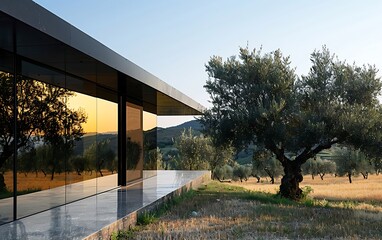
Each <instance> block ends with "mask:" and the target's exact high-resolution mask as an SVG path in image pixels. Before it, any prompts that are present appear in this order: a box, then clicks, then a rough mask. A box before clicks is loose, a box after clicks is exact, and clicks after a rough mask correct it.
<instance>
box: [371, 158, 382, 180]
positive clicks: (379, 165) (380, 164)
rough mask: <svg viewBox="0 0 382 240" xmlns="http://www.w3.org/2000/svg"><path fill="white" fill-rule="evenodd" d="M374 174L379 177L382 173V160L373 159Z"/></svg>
mask: <svg viewBox="0 0 382 240" xmlns="http://www.w3.org/2000/svg"><path fill="white" fill-rule="evenodd" d="M372 162H373V166H374V172H375V174H376V175H377V176H378V175H379V174H380V173H381V172H382V158H379V157H375V158H373V159H372Z"/></svg>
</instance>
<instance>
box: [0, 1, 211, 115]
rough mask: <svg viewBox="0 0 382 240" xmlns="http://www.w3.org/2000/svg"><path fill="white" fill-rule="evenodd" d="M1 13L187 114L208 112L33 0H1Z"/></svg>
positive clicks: (167, 107) (164, 107)
mask: <svg viewBox="0 0 382 240" xmlns="http://www.w3.org/2000/svg"><path fill="white" fill-rule="evenodd" d="M0 11H2V12H4V13H6V14H8V15H10V16H12V17H14V18H16V19H18V20H20V21H22V22H24V23H26V24H27V25H30V26H32V27H34V28H36V29H38V30H39V31H41V32H43V33H45V34H47V35H49V36H52V37H53V38H55V39H58V40H59V41H61V42H63V43H64V44H66V45H68V46H71V47H73V48H75V49H77V50H79V51H80V52H83V53H84V54H86V55H89V56H90V57H92V58H94V59H96V60H98V61H100V62H101V63H103V64H105V65H108V66H110V67H112V68H114V69H116V70H118V71H120V72H122V73H124V74H126V75H127V76H130V77H132V78H134V79H137V80H138V81H139V82H141V83H143V84H145V85H147V86H149V87H152V88H154V89H155V90H157V91H158V92H160V93H163V94H164V95H165V96H166V95H167V96H168V97H169V99H172V100H175V101H177V102H179V103H181V105H184V106H185V107H186V108H191V109H193V110H194V111H189V109H188V110H186V109H184V111H183V112H184V113H187V112H188V114H187V115H195V113H196V114H201V113H202V112H203V111H204V110H205V107H203V106H202V105H201V104H199V103H197V102H196V101H194V100H193V99H191V98H190V97H188V96H186V95H185V94H183V93H181V92H180V91H179V90H177V89H175V88H173V87H171V86H170V85H168V84H167V83H165V82H163V81H162V80H160V79H159V78H157V77H155V76H154V75H152V74H151V73H149V72H147V71H146V70H144V69H142V68H141V67H139V66H137V65H136V64H134V63H133V62H131V61H129V60H128V59H126V58H124V57H122V56H121V55H119V54H117V53H116V52H114V51H113V50H111V49H109V48H108V47H106V46H105V45H103V44H102V43H100V42H98V41H97V40H95V39H94V38H92V37H90V36H89V35H87V34H85V33H84V32H82V31H81V30H79V29H77V28H75V27H74V26H72V25H70V24H69V23H67V22H66V21H64V20H63V19H61V18H59V17H57V16H56V15H54V14H53V13H51V12H49V11H48V10H46V9H45V8H43V7H41V6H40V5H38V4H36V3H35V2H33V1H31V0H18V1H14V0H0ZM160 104H161V103H160V102H158V109H159V108H161V107H162V108H163V109H169V107H170V106H160ZM161 112H163V114H160V113H161ZM166 112H167V113H169V112H171V111H169V110H166V111H165V110H163V111H159V110H158V113H159V115H167V114H165V113H166ZM173 112H174V114H171V115H175V112H177V111H173ZM178 112H179V111H178ZM180 112H182V111H180Z"/></svg>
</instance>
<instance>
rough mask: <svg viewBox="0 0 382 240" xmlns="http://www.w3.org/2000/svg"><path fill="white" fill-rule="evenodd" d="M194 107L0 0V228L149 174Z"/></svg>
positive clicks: (101, 50) (79, 38)
mask: <svg viewBox="0 0 382 240" xmlns="http://www.w3.org/2000/svg"><path fill="white" fill-rule="evenodd" d="M202 110H203V107H202V106H201V105H200V104H198V103H197V102H195V101H194V100H192V99H190V98H189V97H187V96H186V95H184V94H182V93H181V92H179V91H178V90H176V89H174V88H173V87H171V86H169V85H168V84H166V83H165V82H163V81H161V80H160V79H158V78H157V77H155V76H154V75H152V74H150V73H148V72H147V71H145V70H144V69H142V68H140V67H139V66H137V65H135V64H134V63H132V62H130V61H129V60H127V59H125V58H123V57H122V56H120V55H118V54H117V53H115V52H113V51H112V50H110V49H109V48H107V47H105V46H104V45H102V44H101V43H99V42H98V41H96V40H95V39H93V38H91V37H90V36H88V35H86V34H85V33H83V32H81V31H80V30H78V29H77V28H75V27H73V26H72V25H70V24H68V23H67V22H65V21H64V20H62V19H60V18H59V17H57V16H55V15H54V14H52V13H50V12H49V11H47V10H46V9H44V8H42V7H40V6H39V5H37V4H36V3H34V2H32V1H31V0H17V1H15V0H0V224H4V223H7V222H10V221H13V220H16V219H19V218H22V217H25V216H28V215H32V214H35V213H38V212H41V211H44V210H47V209H50V208H53V207H56V206H60V205H64V204H67V203H70V202H73V201H76V200H79V199H83V198H86V197H89V196H93V195H96V194H98V193H101V192H105V191H107V190H110V189H113V188H116V187H118V186H125V185H127V184H129V183H131V182H134V181H139V180H142V179H143V178H146V177H150V176H152V175H155V170H156V166H157V163H156V118H157V116H162V115H198V114H200V112H201V111H202Z"/></svg>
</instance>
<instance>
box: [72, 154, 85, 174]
mask: <svg viewBox="0 0 382 240" xmlns="http://www.w3.org/2000/svg"><path fill="white" fill-rule="evenodd" d="M70 165H71V168H72V169H73V170H75V171H76V173H77V175H81V174H82V172H84V171H85V170H86V169H88V168H89V166H88V165H89V159H88V158H86V157H83V156H74V157H71V158H70Z"/></svg>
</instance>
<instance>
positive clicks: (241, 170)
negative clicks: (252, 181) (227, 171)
mask: <svg viewBox="0 0 382 240" xmlns="http://www.w3.org/2000/svg"><path fill="white" fill-rule="evenodd" d="M251 174H252V167H251V166H248V165H240V164H235V166H234V167H233V179H234V180H240V182H243V180H244V181H247V180H248V178H249V177H250V176H251Z"/></svg>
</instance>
